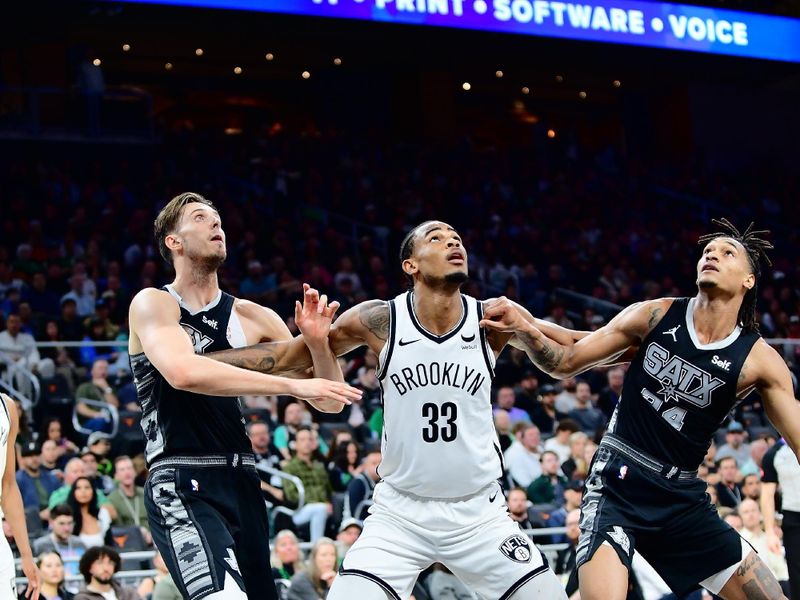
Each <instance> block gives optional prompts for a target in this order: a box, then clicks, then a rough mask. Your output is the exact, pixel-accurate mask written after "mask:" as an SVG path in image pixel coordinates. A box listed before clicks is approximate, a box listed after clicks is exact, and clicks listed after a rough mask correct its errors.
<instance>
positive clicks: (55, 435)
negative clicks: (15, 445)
mask: <svg viewBox="0 0 800 600" xmlns="http://www.w3.org/2000/svg"><path fill="white" fill-rule="evenodd" d="M46 440H52V442H53V443H54V444H55V445H56V453H57V455H58V457H57V458H58V463H59V465H61V466H63V465H64V464H66V461H67V460H69V458H70V457H72V456H75V455H76V454H77V453H78V446H77V445H76V444H75V442H73V441H72V440H70V439H69V438H68V437H66V436H65V435H64V428H63V426H62V425H61V419H59V418H58V417H50V418H48V419H46V420H45V421H44V423H43V424H42V428H41V430H40V433H39V443H41V444H42V445H44V441H46Z"/></svg>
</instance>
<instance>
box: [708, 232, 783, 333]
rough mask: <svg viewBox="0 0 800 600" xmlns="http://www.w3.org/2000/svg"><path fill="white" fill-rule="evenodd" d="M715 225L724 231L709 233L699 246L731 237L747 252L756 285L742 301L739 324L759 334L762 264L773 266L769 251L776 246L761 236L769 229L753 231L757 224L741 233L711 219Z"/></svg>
mask: <svg viewBox="0 0 800 600" xmlns="http://www.w3.org/2000/svg"><path fill="white" fill-rule="evenodd" d="M711 222H712V223H714V225H718V226H720V227H721V228H722V231H717V232H715V233H708V234H706V235H702V236H700V238H699V239H698V243H699V244H707V243H708V242H710V241H712V240H715V239H717V238H721V237H729V238H732V239H734V240H736V241H737V242H739V243H740V244H741V245H742V246H743V247H744V249H745V251H746V252H747V260H748V262H749V263H750V268H751V269H752V271H753V275H754V276H755V278H756V283H755V285H754V286H753V287H752V288H750V289H749V290H747V293H745V295H744V300H742V306H741V307H740V308H739V316H738V320H739V324H740V325H741V326H742V329H744V330H745V331H754V332H756V333H758V321H757V320H756V301H757V299H758V280H759V279H761V262H762V261H763V262H765V263H766V264H767V266H770V267H771V266H772V261H771V260H770V259H769V256H768V255H767V250H772V249H773V248H774V246H773V245H772V244H771V243H770V242H769V241H767V240H765V239H763V238H762V237H760V236H763V235H767V234H769V230H768V229H759V230H756V229H753V227H754V226H755V223H752V222H751V223H750V225H748V226H747V229H745V230H744V231H743V232H741V233H740V232H739V230H738V229H737V228H736V226H735V225H734V224H733V223H731V222H730V221H728V219H725V218H724V217H723V218H722V219H711Z"/></svg>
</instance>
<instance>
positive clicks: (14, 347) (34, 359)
mask: <svg viewBox="0 0 800 600" xmlns="http://www.w3.org/2000/svg"><path fill="white" fill-rule="evenodd" d="M0 352H1V353H3V355H4V356H6V357H8V358H10V359H11V361H12V362H13V363H14V364H15V365H17V366H19V367H20V368H22V369H27V370H28V371H33V372H39V371H40V370H42V369H44V370H47V369H48V368H49V370H51V371H52V370H53V369H54V365H53V364H52V361H49V360H48V359H44V361H43V360H42V359H41V358H40V356H39V351H38V350H37V349H36V340H34V339H33V336H32V335H31V334H29V333H23V332H22V319H20V318H19V315H17V314H11V315H9V316H8V318H7V319H6V328H5V330H4V331H0ZM0 366H2V365H0ZM3 379H4V380H5V381H7V382H9V383H11V384H13V385H14V387H15V389H17V390H19V391H20V392H22V393H23V394H25V395H26V396H29V397H30V396H31V393H32V387H31V383H30V381H29V380H28V379H27V378H26V377H25V376H24V375H23V374H22V373H20V372H19V371H14V370H12V369H11V368H9V367H4V370H3Z"/></svg>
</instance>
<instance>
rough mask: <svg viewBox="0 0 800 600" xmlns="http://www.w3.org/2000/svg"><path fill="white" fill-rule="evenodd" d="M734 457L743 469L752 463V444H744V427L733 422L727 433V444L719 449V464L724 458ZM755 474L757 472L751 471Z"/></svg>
mask: <svg viewBox="0 0 800 600" xmlns="http://www.w3.org/2000/svg"><path fill="white" fill-rule="evenodd" d="M728 456H732V457H733V458H735V459H736V464H737V465H739V468H740V469H741V468H742V467H744V466H745V465H746V464H747V463H748V462H751V461H752V458H751V456H750V444H746V443H745V442H744V427H743V426H742V424H741V423H739V422H737V421H731V422H730V424H729V425H728V430H727V433H725V443H724V444H723V445H722V446H720V447H719V448H718V449H717V462H719V461H720V459H722V458H726V457H728ZM749 472H751V473H754V472H755V471H749Z"/></svg>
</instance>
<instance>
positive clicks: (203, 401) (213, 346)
mask: <svg viewBox="0 0 800 600" xmlns="http://www.w3.org/2000/svg"><path fill="white" fill-rule="evenodd" d="M164 289H165V290H166V291H168V292H169V293H170V294H171V295H172V296H173V297H174V298H175V300H176V301H177V302H178V304H179V305H180V309H181V317H180V324H181V327H183V329H184V331H185V332H186V335H188V336H189V338H190V339H191V340H192V344H193V345H194V351H195V353H196V354H203V353H206V352H216V351H218V350H227V349H229V348H234V347H240V346H244V345H245V341H244V333H243V332H242V329H241V323H240V322H239V318H238V317H237V316H236V312H235V311H234V310H233V303H234V300H235V299H234V297H233V296H231V295H230V294H226V293H224V292H222V291H220V293H219V295H218V296H217V297H216V299H215V300H213V301H211V302H210V303H209V304H208V305H206V306H205V307H203V308H202V309H201V310H199V311H197V312H194V313H193V312H191V311H190V310H189V309H188V308H187V307H186V306H185V305H184V304H183V301H182V300H181V298H180V296H179V295H178V293H177V292H175V290H173V289H172V287H170V286H165V288H164ZM130 360H131V370H132V371H133V377H134V382H135V383H136V393H137V397H138V401H139V404H140V405H141V407H142V431H144V436H145V443H146V447H145V455H146V458H147V463H148V464H150V463H152V462H153V461H154V460H155V459H157V458H160V457H165V456H175V455H202V454H231V453H236V452H247V453H249V452H252V448H251V445H250V441H249V440H248V438H247V434H246V432H245V428H244V424H245V422H244V418H243V417H242V411H241V407H240V404H239V400H238V398H226V397H221V396H207V395H204V394H196V393H194V392H187V391H184V390H176V389H175V388H173V387H172V386H171V385H170V384H169V383H168V382H167V380H166V379H164V377H163V376H162V375H161V373H159V372H158V371H157V370H156V368H155V367H154V366H153V365H152V363H151V362H150V361H149V360H148V359H147V357H146V356H145V355H144V353H140V354H135V355H132V356H131V358H130Z"/></svg>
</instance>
